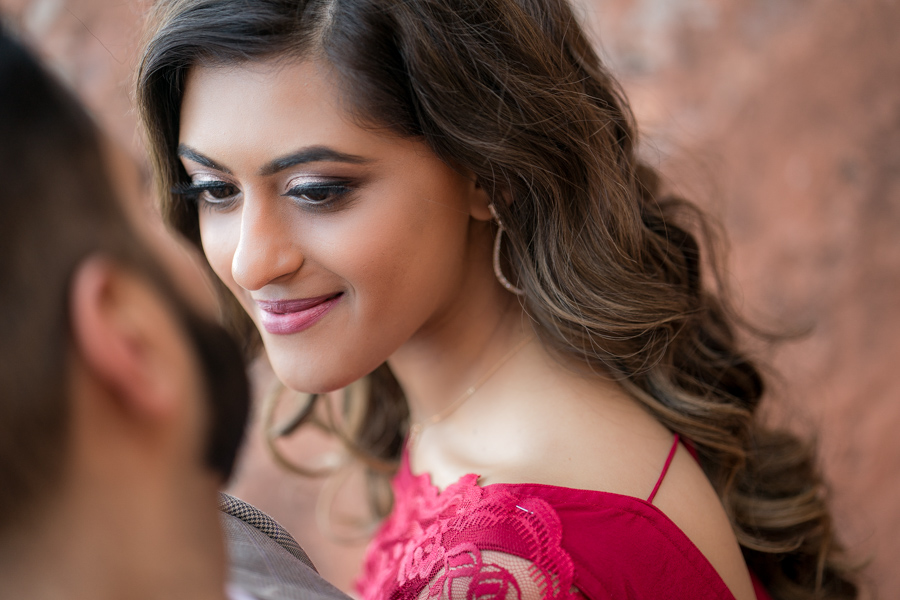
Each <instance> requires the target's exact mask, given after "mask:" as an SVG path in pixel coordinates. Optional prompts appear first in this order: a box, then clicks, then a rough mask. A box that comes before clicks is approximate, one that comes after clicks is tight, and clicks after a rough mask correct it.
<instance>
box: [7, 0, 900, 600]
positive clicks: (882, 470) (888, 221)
mask: <svg viewBox="0 0 900 600" xmlns="http://www.w3.org/2000/svg"><path fill="white" fill-rule="evenodd" d="M580 7H581V8H580V10H581V12H582V13H583V15H584V20H585V22H586V23H587V24H588V26H589V28H590V30H591V32H592V35H593V36H594V37H595V39H596V40H597V41H598V43H599V44H600V46H601V47H602V51H603V53H604V55H605V56H607V57H608V59H609V61H610V64H611V65H612V66H613V68H614V70H615V72H617V73H618V74H619V75H620V77H621V78H622V82H623V85H624V87H625V89H626V92H627V94H628V96H629V98H630V99H631V101H632V103H633V106H634V109H635V112H636V114H637V117H638V121H639V123H640V124H641V128H642V133H643V143H642V148H643V152H644V154H645V156H646V157H647V159H648V160H649V161H650V162H651V163H652V164H655V165H657V166H659V167H660V168H661V169H662V170H663V172H664V173H665V174H666V176H667V177H668V179H669V181H670V182H671V183H672V186H673V187H674V188H675V189H677V190H679V191H680V192H682V193H683V194H685V195H687V196H689V197H691V198H694V199H696V200H697V201H698V202H700V203H701V204H702V205H704V206H705V207H706V208H707V209H708V210H709V211H711V212H712V213H713V214H714V215H716V216H717V217H718V218H720V219H721V220H722V222H723V223H724V225H725V228H726V230H727V234H728V236H729V238H730V241H731V252H730V255H729V258H728V261H727V268H728V273H729V283H730V285H731V287H732V289H733V291H734V293H735V298H736V299H737V302H738V304H739V305H740V307H741V308H742V310H743V311H744V313H745V314H746V315H748V316H749V317H750V318H751V319H752V320H753V321H754V322H756V323H757V324H760V325H763V326H768V327H774V328H776V329H779V330H781V331H788V330H799V329H803V328H808V329H810V333H808V334H807V335H806V336H805V337H802V338H800V339H797V340H794V341H791V342H789V343H784V344H782V345H780V346H777V347H773V348H760V349H759V352H760V355H761V356H762V357H763V358H765V359H766V360H768V362H770V363H771V364H772V365H773V366H774V368H775V369H776V370H777V373H778V375H777V377H775V378H774V379H773V381H774V385H773V386H772V388H773V393H772V395H771V397H770V399H769V402H768V413H769V415H770V418H772V419H773V420H776V421H782V422H789V423H790V424H791V425H792V426H793V427H796V428H797V429H798V430H801V431H816V432H817V435H818V438H819V442H820V445H821V456H822V462H823V464H824V466H825V470H826V474H827V477H828V480H829V481H830V483H831V485H832V488H833V501H834V508H835V512H836V515H837V520H838V525H839V529H840V532H841V534H842V536H843V538H844V539H845V541H846V544H847V545H848V546H849V548H850V549H851V551H852V552H853V553H854V555H855V556H856V557H857V558H859V559H861V560H868V561H870V564H869V566H868V567H867V569H866V571H865V575H866V579H867V581H868V582H869V584H870V587H871V591H877V592H878V594H879V596H880V597H882V598H891V597H894V596H895V595H897V594H898V593H900V570H898V569H896V568H894V567H892V565H893V564H894V560H895V557H896V556H898V555H900V434H898V431H900V379H898V377H897V372H898V366H897V365H898V364H900V343H898V336H900V309H898V304H900V243H898V240H897V238H898V234H897V232H898V231H900V35H898V34H897V31H898V30H900V2H898V1H897V0H857V1H856V2H846V1H845V0H815V1H813V0H733V1H731V2H724V1H723V0H595V1H593V2H592V1H591V0H581V3H580ZM0 10H3V11H4V13H5V14H6V15H7V20H8V21H9V22H10V23H12V24H13V26H14V27H16V28H17V29H19V30H20V31H24V32H25V35H26V36H28V37H29V38H30V39H32V40H33V41H34V42H35V44H36V45H37V46H38V47H39V49H40V50H41V52H42V53H43V54H44V55H45V56H46V57H47V58H48V60H50V61H51V63H52V64H53V65H54V68H55V69H56V70H57V71H58V72H59V73H61V74H62V76H63V77H64V78H65V79H66V80H67V81H68V82H70V83H71V84H72V85H73V86H74V87H75V88H76V89H77V90H78V92H79V93H80V94H81V95H82V97H83V98H84V99H85V101H86V102H87V103H88V105H89V106H90V107H91V109H92V110H93V112H94V114H95V115H96V116H97V118H98V120H99V121H100V122H101V123H103V125H104V126H105V127H106V128H107V129H108V131H109V132H111V134H112V136H113V137H114V138H115V139H117V140H119V142H120V143H122V144H123V145H124V146H125V147H127V148H130V149H132V150H133V153H134V155H135V156H136V157H139V156H140V149H139V145H138V143H137V137H136V135H135V133H134V117H133V114H132V111H131V108H130V103H129V100H128V93H127V91H128V83H129V78H130V75H131V69H132V66H133V62H134V57H135V53H136V50H135V49H136V45H137V40H138V39H139V31H140V19H141V15H142V3H141V2H137V1H134V2H122V3H112V2H109V0H32V1H30V2H29V1H27V0H0ZM309 445H310V443H309V442H306V443H304V442H296V443H294V444H293V445H292V446H291V448H290V449H289V451H291V452H295V453H297V454H301V453H306V452H309V451H310V450H309ZM313 445H315V443H313ZM247 454H248V456H247V457H246V459H245V463H244V468H243V469H242V472H241V476H240V477H239V478H238V480H237V481H236V482H235V488H236V489H237V490H238V491H239V492H240V493H241V494H242V495H243V496H245V497H246V498H247V499H249V500H251V501H253V502H256V503H257V504H259V505H260V506H261V507H263V508H264V509H266V510H268V511H270V512H271V513H272V514H273V515H275V516H276V518H278V519H280V520H281V521H282V522H284V523H285V524H286V525H287V526H288V528H289V529H292V530H293V531H294V533H295V534H296V535H297V536H298V538H299V539H300V540H301V542H302V543H304V545H306V546H307V547H308V549H309V552H310V554H311V556H312V557H313V559H314V560H315V561H316V562H317V563H318V564H319V565H320V568H321V571H322V572H323V574H325V575H326V577H329V578H331V579H332V580H334V581H335V582H337V583H338V584H339V585H341V586H342V587H344V588H345V589H346V588H347V587H348V586H349V581H350V578H351V577H352V571H353V570H354V569H355V563H356V562H357V561H358V557H359V555H360V552H361V548H362V544H361V543H356V544H352V545H350V546H349V547H346V548H344V547H342V546H339V545H335V544H334V543H333V542H331V541H329V540H328V539H327V538H326V537H325V536H323V535H322V533H321V532H319V531H317V529H316V527H315V525H314V517H313V512H314V511H313V508H312V505H313V501H312V498H311V495H312V494H313V493H314V492H315V491H316V490H317V489H318V487H319V485H320V484H319V483H317V482H309V481H304V480H298V479H296V478H291V477H290V476H285V475H283V474H282V473H281V472H280V471H278V469H277V467H275V466H274V464H273V463H272V461H271V459H270V458H269V457H268V455H267V454H266V453H265V452H264V451H263V449H262V445H261V442H260V441H259V437H258V435H257V436H254V439H253V440H252V443H251V446H250V450H249V451H248V453H247Z"/></svg>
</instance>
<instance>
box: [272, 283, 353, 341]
mask: <svg viewBox="0 0 900 600" xmlns="http://www.w3.org/2000/svg"><path fill="white" fill-rule="evenodd" d="M343 297H344V294H343V292H340V293H337V294H328V295H327V296H316V297H315V298H298V299H296V300H257V301H256V305H257V306H259V308H260V313H259V316H260V321H261V324H262V326H263V328H264V329H265V330H266V331H267V332H269V333H271V334H274V335H288V334H291V333H298V332H300V331H303V330H305V329H309V328H310V327H312V326H313V325H315V324H316V323H318V322H319V320H320V319H321V318H322V317H324V316H325V315H326V314H328V312H329V311H330V310H331V309H332V308H334V307H335V305H337V303H338V302H340V301H341V298H343Z"/></svg>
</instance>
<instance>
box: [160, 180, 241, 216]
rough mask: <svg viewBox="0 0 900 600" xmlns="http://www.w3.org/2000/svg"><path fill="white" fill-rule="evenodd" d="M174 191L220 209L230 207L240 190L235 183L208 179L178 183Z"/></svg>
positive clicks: (201, 203) (200, 203)
mask: <svg viewBox="0 0 900 600" xmlns="http://www.w3.org/2000/svg"><path fill="white" fill-rule="evenodd" d="M172 192H173V193H174V194H178V195H180V196H183V197H185V198H188V199H190V200H193V201H194V202H196V203H197V204H198V205H200V206H202V205H206V206H209V207H212V208H215V209H218V210H224V209H225V208H228V207H230V206H231V205H232V204H233V203H234V201H235V199H236V197H237V196H238V195H239V194H240V190H239V189H238V187H237V186H236V185H234V184H231V183H228V182H226V181H217V180H207V181H196V182H190V183H182V184H179V185H176V186H175V187H174V188H173V189H172Z"/></svg>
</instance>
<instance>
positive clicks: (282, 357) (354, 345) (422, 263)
mask: <svg viewBox="0 0 900 600" xmlns="http://www.w3.org/2000/svg"><path fill="white" fill-rule="evenodd" d="M339 102H340V100H339V95H338V92H337V89H336V86H335V85H334V84H333V82H332V80H331V78H330V75H329V73H328V71H327V70H326V69H325V68H323V67H321V66H320V65H318V64H316V63H313V62H299V61H298V62H286V61H281V62H274V61H273V62H252V63H244V64H240V65H237V66H225V67H208V68H207V67H197V68H194V69H192V70H191V72H190V74H189V77H188V80H187V85H186V89H185V94H184V101H183V105H182V112H181V130H180V139H179V142H180V145H179V156H180V157H181V160H182V163H183V164H184V167H185V169H186V170H187V173H188V175H189V176H190V179H191V182H192V186H191V187H192V189H191V193H198V194H199V195H198V210H199V218H200V232H201V238H202V242H203V249H204V251H205V253H206V256H207V258H208V260H209V263H210V265H211V266H212V268H213V270H214V271H215V272H216V274H217V275H218V276H219V277H220V278H221V279H222V281H223V282H225V284H226V285H227V286H228V288H229V289H230V290H231V291H232V292H233V293H234V295H235V296H236V297H237V299H238V300H239V301H240V302H241V304H242V305H243V307H244V309H245V310H246V311H247V312H248V313H249V315H250V316H251V318H252V319H253V321H254V322H255V323H256V325H257V327H258V328H259V330H260V333H261V334H262V338H263V341H264V343H265V346H266V350H267V352H268V355H269V358H270V360H271V362H272V365H273V367H274V369H275V372H276V373H277V374H278V375H279V377H280V378H281V379H282V380H283V381H284V382H285V383H286V384H287V385H289V386H290V387H292V388H294V389H297V390H301V391H308V392H323V391H329V390H333V389H336V388H339V387H341V386H344V385H346V384H348V383H350V382H351V381H353V380H355V379H357V378H359V377H361V376H363V375H365V374H366V373H368V372H370V371H371V370H373V369H374V368H375V367H377V366H378V365H379V364H381V363H382V362H384V361H385V360H386V359H387V358H388V357H390V356H391V355H392V354H393V353H394V352H395V351H396V350H397V349H398V348H400V347H401V346H403V345H404V344H406V343H408V342H413V341H416V340H423V339H425V338H427V337H428V336H430V335H434V334H435V333H436V332H437V331H439V330H441V329H442V328H443V329H446V328H447V327H448V326H451V325H452V322H453V321H454V319H460V318H464V317H465V315H464V314H461V313H464V312H465V311H460V309H459V307H460V306H461V305H465V294H464V290H466V291H471V290H472V289H473V288H472V285H476V286H477V285H481V284H480V283H478V282H475V281H473V276H475V275H473V273H483V272H487V273H488V274H489V273H490V267H489V266H488V267H487V268H486V269H475V270H473V269H472V268H471V266H472V264H475V263H477V264H487V265H489V261H490V257H489V251H490V231H489V228H488V226H487V223H486V219H487V218H488V213H487V209H486V206H487V202H488V198H487V195H486V194H485V193H484V191H483V190H482V189H481V188H480V187H479V186H478V185H477V184H476V183H475V182H474V181H473V178H471V177H469V176H467V175H466V174H464V173H460V172H458V171H457V170H454V169H452V168H450V167H449V166H448V165H446V164H445V163H443V162H442V161H441V160H439V159H438V158H437V156H435V155H434V153H433V152H431V151H430V149H429V148H428V147H427V146H426V145H424V144H422V143H420V142H418V141H415V140H411V139H404V138H399V137H396V136H394V135H391V134H388V133H385V132H384V131H376V130H372V129H365V128H362V127H359V126H357V125H355V124H353V123H352V122H351V120H350V119H349V117H348V116H347V114H346V113H345V112H344V111H343V110H342V108H341V107H340V105H339ZM473 217H474V218H473ZM475 277H481V275H477V276H475ZM481 279H483V277H481ZM470 316H471V315H470Z"/></svg>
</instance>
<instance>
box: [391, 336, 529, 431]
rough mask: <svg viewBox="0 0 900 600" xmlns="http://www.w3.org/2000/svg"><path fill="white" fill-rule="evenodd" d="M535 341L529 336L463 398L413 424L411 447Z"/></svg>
mask: <svg viewBox="0 0 900 600" xmlns="http://www.w3.org/2000/svg"><path fill="white" fill-rule="evenodd" d="M533 339H534V336H533V335H529V336H528V337H526V338H525V339H523V340H522V341H521V342H519V343H518V344H516V347H515V348H513V349H512V350H510V351H509V352H507V353H506V355H504V356H503V358H501V359H500V360H499V361H497V362H496V363H494V366H492V367H491V368H490V369H488V371H487V372H486V373H485V374H484V375H482V376H481V378H480V379H479V380H478V381H476V382H475V383H474V384H473V385H471V386H470V387H469V388H468V389H467V390H466V391H465V392H463V394H462V396H460V397H459V398H457V399H456V400H454V401H453V402H451V403H450V404H449V405H448V406H447V407H446V408H444V410H441V411H439V412H438V413H436V414H434V415H432V416H430V417H429V418H427V419H424V420H422V421H419V422H418V423H412V424H411V425H410V426H409V445H410V446H412V445H413V444H415V442H416V441H417V440H418V437H419V436H420V435H421V434H422V431H423V430H425V428H427V427H431V426H432V425H435V424H437V423H440V422H441V421H443V420H444V419H446V418H447V417H449V416H450V415H452V414H453V412H454V411H456V409H458V408H459V407H460V406H462V405H463V404H465V402H466V400H468V399H469V398H471V397H472V396H474V395H475V392H477V391H478V388H480V387H481V386H482V385H484V383H485V382H486V381H487V380H488V379H490V378H491V377H492V376H493V375H494V373H496V372H497V371H499V370H500V367H502V366H503V365H505V364H506V363H507V362H508V361H509V359H511V358H512V357H513V356H515V355H516V353H517V352H518V351H519V350H521V349H522V348H524V347H525V346H527V345H528V343H529V342H530V341H531V340H533Z"/></svg>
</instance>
